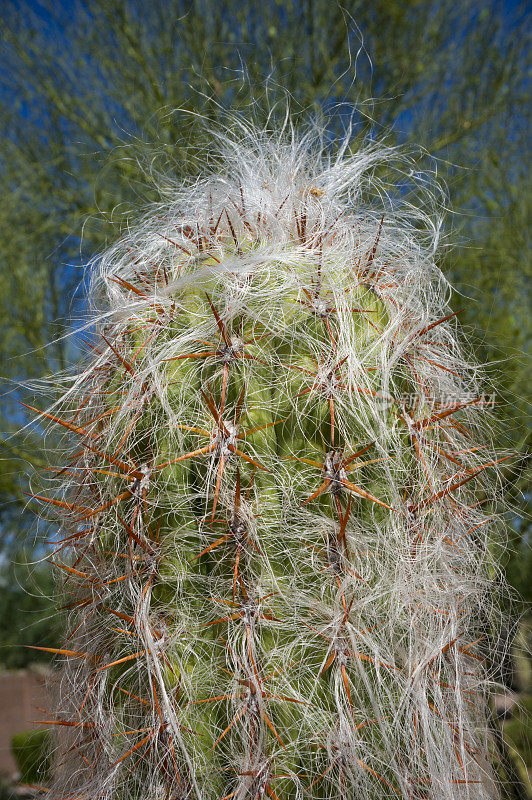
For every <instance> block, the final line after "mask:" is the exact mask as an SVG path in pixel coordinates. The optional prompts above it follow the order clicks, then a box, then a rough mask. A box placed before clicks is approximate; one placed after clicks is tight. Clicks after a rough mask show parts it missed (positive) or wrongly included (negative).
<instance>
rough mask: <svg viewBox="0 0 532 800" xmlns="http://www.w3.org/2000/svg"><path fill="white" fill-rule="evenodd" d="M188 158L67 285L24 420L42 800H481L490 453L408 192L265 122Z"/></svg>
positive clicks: (350, 152) (432, 207)
mask: <svg viewBox="0 0 532 800" xmlns="http://www.w3.org/2000/svg"><path fill="white" fill-rule="evenodd" d="M217 140H218V145H219V154H220V155H219V156H218V157H217V160H216V165H215V167H213V169H212V172H210V173H209V174H205V175H203V176H202V177H200V178H199V179H197V180H195V181H190V182H189V183H188V184H186V185H185V184H182V185H174V184H170V182H168V183H167V184H166V186H165V187H164V188H163V189H162V190H161V200H160V202H158V203H157V204H155V205H153V206H152V207H150V208H149V210H148V211H147V213H146V214H145V215H144V216H143V217H142V218H141V219H140V220H139V221H137V222H136V223H135V224H134V225H131V226H130V227H128V229H127V231H126V232H125V233H124V234H123V235H122V236H121V237H120V239H119V240H118V241H117V242H116V243H115V244H114V245H113V246H111V247H109V248H108V249H107V250H106V251H105V252H104V253H103V254H102V255H101V256H99V257H98V258H96V259H95V260H94V262H93V264H92V280H91V289H90V299H91V303H92V306H91V308H92V310H91V314H90V318H89V322H88V325H90V326H91V328H92V330H93V331H95V339H94V341H92V342H91V343H88V344H87V353H86V356H85V358H84V360H83V361H82V363H81V364H80V365H79V366H78V367H77V368H76V372H75V374H73V375H72V377H71V378H69V380H68V382H66V381H64V382H63V384H62V393H61V398H60V400H59V401H58V402H57V403H56V404H55V406H53V407H52V408H49V409H48V410H47V411H46V412H41V416H40V419H41V420H43V421H44V420H46V419H49V420H51V421H52V422H53V424H54V425H57V424H58V425H60V426H62V427H63V429H64V430H65V454H64V455H65V459H66V460H62V461H59V462H58V465H57V470H56V472H54V473H49V475H51V477H49V480H50V482H51V485H52V488H51V492H49V493H47V494H44V495H35V496H36V497H38V498H39V499H40V500H41V501H42V502H43V503H44V504H45V505H46V506H47V507H48V508H53V509H54V511H55V510H57V511H58V512H59V513H60V515H61V518H62V519H61V526H62V527H61V535H60V536H59V537H58V540H57V543H56V548H55V552H54V562H55V563H56V565H57V568H58V572H59V573H60V575H61V576H63V580H62V587H63V590H64V592H65V594H66V595H67V601H66V605H67V607H68V609H69V613H70V623H69V627H68V630H67V634H66V641H65V643H64V644H63V645H61V646H60V647H58V648H57V650H56V651H55V652H56V653H57V656H58V662H59V664H58V669H57V672H56V675H55V678H54V682H55V684H56V692H57V700H56V704H55V708H54V715H53V718H52V719H51V720H49V722H51V723H52V724H54V725H55V726H56V728H57V729H58V730H59V731H60V734H61V735H60V736H58V752H57V757H56V766H55V775H54V781H53V787H52V788H51V789H49V790H48V793H47V794H46V796H47V797H49V798H50V800H52V798H54V799H55V800H59V798H63V799H64V800H67V798H68V800H73V798H84V799H85V798H87V799H89V798H90V799H91V800H111V798H112V799H113V800H141V798H142V800H156V799H159V798H160V800H162V799H163V798H165V799H166V800H169V799H170V798H172V799H173V800H178V798H179V799H181V798H188V797H190V798H197V800H222V798H223V800H229V798H234V799H235V800H245V799H248V798H249V800H259V799H260V798H263V797H265V796H267V797H270V798H273V799H274V800H275V799H276V798H277V800H289V799H290V800H292V798H294V799H295V798H316V799H317V798H331V800H332V798H344V799H347V798H349V799H350V800H351V799H352V798H355V797H356V798H359V799H360V800H362V799H364V800H376V798H392V797H402V798H405V799H406V798H408V799H409V800H410V799H411V800H414V799H415V800H422V798H426V800H456V799H457V798H476V799H477V800H484V798H494V797H498V796H499V793H498V789H497V781H496V779H495V777H494V772H493V769H492V750H493V743H492V740H491V734H490V726H489V723H488V713H489V712H488V689H489V685H490V680H491V676H490V669H489V664H490V661H489V647H488V645H489V642H490V640H491V639H490V633H491V632H492V631H493V626H495V625H496V624H497V616H496V603H495V600H494V596H493V585H494V578H495V576H496V575H497V572H498V567H497V564H496V562H495V559H494V558H493V557H492V555H491V542H492V539H493V538H495V539H497V537H498V536H499V532H498V530H499V523H498V520H497V519H496V518H495V516H494V515H493V514H487V513H485V512H484V510H483V502H482V501H483V499H484V498H486V497H489V498H493V497H494V495H496V494H498V493H499V488H500V487H499V480H498V469H499V468H498V464H499V463H500V462H501V461H502V460H504V459H505V458H507V457H508V456H506V455H504V456H503V455H500V454H497V453H495V452H494V450H493V447H492V444H491V437H490V417H489V409H488V403H487V400H486V398H485V397H483V394H482V389H481V386H480V378H479V374H478V369H477V367H476V366H475V365H474V364H472V363H470V361H469V359H468V356H467V355H465V354H464V350H463V349H462V347H461V345H460V344H459V343H458V341H457V334H456V326H457V321H456V315H455V314H453V313H452V311H451V310H450V309H449V307H448V300H449V294H450V292H449V286H448V284H447V282H446V280H445V278H444V277H443V275H442V273H441V271H440V269H439V268H438V266H437V264H436V261H435V258H436V248H437V245H438V240H439V237H440V229H441V219H440V218H439V214H438V210H437V209H438V204H437V202H436V197H437V194H436V192H437V188H435V186H434V185H433V184H431V182H430V181H429V180H428V179H426V178H424V177H423V176H421V175H418V174H417V173H416V169H415V163H414V162H413V161H410V160H409V158H408V157H405V156H404V155H403V154H401V153H400V152H398V151H396V150H395V149H394V148H389V147H386V146H383V145H381V144H375V143H369V144H366V145H365V146H363V147H357V148H356V149H353V148H352V143H351V140H350V138H349V136H347V137H346V138H345V139H344V141H343V142H342V143H341V144H340V146H339V147H337V148H336V150H335V149H334V148H333V147H332V146H331V145H330V144H327V143H326V142H325V141H324V137H323V136H321V135H320V134H319V133H318V134H316V131H315V130H313V131H312V132H310V133H307V134H306V135H300V134H298V133H296V132H295V131H294V130H293V129H292V127H291V126H290V123H289V122H287V123H286V124H285V126H284V127H283V128H282V130H280V131H279V132H277V133H275V132H272V131H271V130H256V129H255V128H253V127H252V126H251V125H248V124H245V123H240V124H239V126H235V127H233V128H232V129H231V130H230V131H228V130H225V131H219V132H218V133H217ZM399 184H404V186H406V185H407V184H409V185H412V184H415V186H416V187H417V190H418V194H417V196H418V198H419V197H420V196H421V194H422V195H423V197H424V198H425V203H424V205H419V204H418V205H414V204H412V203H411V202H409V200H408V197H409V195H407V194H406V193H405V191H404V186H403V189H401V188H399V189H398V188H397V187H398V185H399ZM392 187H393V189H394V190H393V191H392ZM420 192H421V194H420ZM57 456H58V454H56V457H57Z"/></svg>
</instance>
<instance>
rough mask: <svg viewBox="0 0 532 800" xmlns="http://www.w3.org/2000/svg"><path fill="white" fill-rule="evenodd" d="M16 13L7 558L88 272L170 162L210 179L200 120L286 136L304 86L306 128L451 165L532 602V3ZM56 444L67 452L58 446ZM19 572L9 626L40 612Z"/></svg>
mask: <svg viewBox="0 0 532 800" xmlns="http://www.w3.org/2000/svg"><path fill="white" fill-rule="evenodd" d="M0 6H1V12H2V13H1V15H0V16H1V19H0V143H1V144H0V191H1V196H2V202H1V204H0V358H1V362H2V366H1V370H0V372H1V374H2V377H3V378H5V386H4V395H3V398H2V400H3V409H2V424H1V428H2V430H3V431H4V433H3V434H2V438H0V458H2V461H3V463H2V471H1V473H0V503H1V506H0V515H1V516H0V522H1V524H2V533H3V540H4V547H5V548H6V551H12V550H13V549H16V548H18V547H20V546H21V544H22V543H27V542H28V541H29V538H28V537H29V534H28V531H29V530H30V529H31V524H30V523H29V521H28V516H27V514H26V503H27V498H26V500H25V497H24V495H23V492H24V491H28V486H29V482H30V480H31V475H32V472H33V470H34V469H35V468H37V469H38V468H39V467H41V466H42V465H43V464H44V463H45V461H46V457H45V454H44V450H43V441H42V430H41V429H40V428H39V427H38V426H34V425H31V424H30V420H31V416H28V415H26V413H25V409H24V408H23V407H21V406H20V405H19V403H18V401H19V400H20V399H21V397H22V393H21V390H20V388H19V382H20V381H30V382H31V383H32V386H33V389H34V392H33V394H34V395H36V396H37V399H36V400H35V403H36V404H37V405H39V400H41V402H42V403H44V402H46V401H45V400H43V399H42V398H39V397H38V394H39V388H40V384H39V381H38V378H39V376H42V375H45V374H49V373H51V372H55V371H61V370H63V369H64V368H65V367H66V366H67V364H68V363H69V361H71V360H72V359H73V358H75V356H76V348H75V340H71V339H68V338H65V333H67V332H68V330H69V324H70V323H69V320H70V319H71V316H72V314H74V315H76V314H78V315H82V314H83V312H84V306H83V291H82V290H79V288H78V286H79V284H80V281H81V280H82V278H83V275H84V272H83V268H82V265H83V264H84V263H86V262H87V260H88V259H89V258H90V257H91V256H93V255H94V254H95V253H96V252H98V251H99V250H100V249H101V248H102V247H103V246H104V245H105V242H106V241H108V240H109V239H114V238H116V236H117V235H118V231H119V229H120V225H121V224H123V223H124V221H125V219H126V217H127V214H128V213H130V212H131V211H134V210H135V209H136V208H140V207H142V205H144V204H145V202H146V201H149V200H151V199H154V198H155V197H156V183H157V176H158V174H159V170H164V171H165V172H166V173H167V174H169V175H170V176H171V177H175V178H176V179H179V178H180V177H183V176H184V175H191V174H194V173H197V172H198V171H199V170H201V167H202V163H203V162H204V159H205V154H206V151H205V148H206V147H208V137H207V135H206V131H205V127H204V125H203V123H202V122H201V121H200V120H199V117H198V116H197V115H202V116H203V118H206V119H207V120H208V121H209V122H211V123H212V124H213V125H215V124H216V122H217V121H219V120H220V119H221V120H222V121H223V120H224V111H225V110H227V109H231V110H234V111H240V112H242V113H244V114H250V113H253V115H254V117H255V119H256V120H257V121H258V122H259V123H261V122H264V121H265V120H266V116H267V113H268V110H272V109H273V111H272V113H271V117H270V124H272V125H275V124H276V121H277V120H279V119H280V118H282V116H283V114H284V111H285V108H286V98H287V94H288V96H289V97H290V105H291V110H292V114H293V116H294V117H295V118H296V119H306V118H308V115H309V113H314V114H318V115H322V116H323V115H327V114H330V116H329V117H328V124H329V127H330V130H331V133H332V134H334V133H338V132H340V131H341V130H342V129H343V128H344V127H345V125H346V124H347V122H348V120H349V118H350V117H351V116H352V118H353V122H354V124H355V142H354V146H356V141H357V140H359V139H360V138H362V137H364V136H382V135H384V136H386V138H387V140H388V142H390V143H398V144H405V145H409V144H416V145H421V146H422V147H423V148H424V149H425V150H424V151H423V152H420V155H419V168H420V169H429V170H434V169H437V172H438V176H439V178H440V179H442V180H443V181H445V182H446V184H447V186H448V191H449V198H450V207H451V208H452V209H453V213H451V214H449V215H448V217H447V229H446V234H448V236H447V238H446V241H447V242H449V243H450V244H452V245H453V246H450V247H449V248H448V249H445V251H444V256H443V268H444V270H445V272H446V274H447V275H448V276H449V278H450V279H451V281H452V282H453V283H454V285H455V286H456V288H457V290H458V292H459V293H460V294H461V295H463V296H459V297H456V298H455V300H454V306H455V307H456V308H459V307H463V308H464V312H463V314H462V315H461V320H462V322H463V324H464V333H465V335H466V336H468V337H469V341H470V342H471V343H472V344H473V346H474V349H475V351H476V352H475V357H476V358H477V359H478V360H479V361H483V362H488V363H490V364H491V365H492V372H491V375H492V379H493V382H494V384H495V385H497V387H498V390H499V396H500V399H501V401H502V402H501V405H500V406H499V407H498V412H497V413H498V415H499V417H500V419H501V422H502V425H501V446H503V447H509V448H511V449H512V450H513V451H514V452H516V453H517V455H518V457H517V458H516V459H515V462H514V463H513V465H512V466H511V467H508V468H507V469H506V472H505V482H506V484H507V489H508V493H509V497H510V500H511V501H512V504H513V506H514V511H513V512H512V514H511V515H510V516H509V522H510V525H509V530H510V534H509V536H510V553H509V555H507V556H506V557H505V563H504V566H505V569H506V573H507V575H508V577H509V578H510V580H511V581H512V583H513V585H514V586H515V587H516V588H517V589H518V590H519V591H520V592H521V594H522V595H523V596H527V597H528V598H532V589H531V586H532V581H531V580H530V577H531V566H532V558H531V555H530V552H531V551H530V548H529V537H530V526H529V523H528V522H527V521H526V520H527V519H528V518H527V517H526V511H527V503H529V498H530V490H529V488H527V486H528V484H527V468H528V461H527V460H526V456H525V453H526V452H527V445H529V444H530V431H529V429H528V428H527V405H526V403H527V393H528V386H529V385H530V383H531V380H530V379H531V377H532V376H531V375H530V373H529V372H527V369H529V367H528V366H527V365H528V363H529V362H528V361H527V360H526V355H527V353H529V350H530V321H529V319H530V313H529V311H530V308H529V305H528V300H527V298H528V296H529V286H530V277H531V275H530V257H529V254H530V247H529V239H528V238H527V237H528V230H529V228H530V224H529V222H530V208H531V203H530V187H529V185H528V184H527V181H526V172H525V169H524V166H523V164H524V163H525V162H526V158H524V155H525V154H526V152H527V130H528V119H527V115H526V108H527V101H528V100H529V94H528V93H529V84H528V83H527V79H528V77H529V69H530V51H529V47H528V45H529V39H528V37H529V34H528V31H529V28H530V26H529V24H528V25H527V23H529V22H530V18H529V14H528V16H527V10H526V5H525V4H523V5H522V6H519V5H516V4H515V3H513V2H512V3H510V2H508V3H504V2H501V1H500V0H484V1H482V0H481V2H479V0H408V1H407V2H405V1H404V0H373V2H371V3H367V2H365V0H344V2H343V3H342V4H341V6H340V5H338V4H336V3H335V2H331V0H263V2H261V3H254V2H242V0H152V2H151V3H144V2H141V0H83V1H82V0H41V1H39V0H2V2H0ZM176 109H181V111H180V112H176ZM424 153H427V154H428V153H430V154H431V156H433V157H436V159H437V160H436V161H433V160H431V158H430V157H429V156H428V155H424ZM23 426H27V427H26V428H25V430H24V431H23V433H16V431H18V430H19V429H20V428H21V427H23ZM46 445H47V446H48V447H49V448H50V449H52V450H53V439H50V440H49V441H47V442H46ZM6 575H7V573H6V574H4V576H3V580H4V591H3V594H4V595H5V596H6V599H5V600H3V602H4V603H7V606H6V611H7V612H8V614H9V616H8V620H9V619H14V616H13V615H14V614H15V608H17V607H18V608H20V609H23V608H24V607H25V606H24V603H25V601H24V600H23V594H22V592H20V594H19V587H18V584H16V583H13V582H11V583H10V582H9V580H8V578H7V577H6ZM43 579H44V577H43ZM47 580H48V578H47V577H46V578H45V582H46V581H47ZM8 586H9V587H10V588H7V587H8ZM43 602H44V601H43ZM17 604H18V605H17ZM37 605H38V604H36V605H35V606H34V607H35V608H37ZM43 608H44V606H43ZM2 617H4V615H2ZM37 627H38V626H36V627H35V630H36V629H37ZM3 631H4V632H3V633H2V635H3V636H7V635H8V634H7V631H6V630H4V629H3ZM46 634H49V631H48V630H47V631H45V640H47V639H46ZM32 635H33V634H32ZM17 652H18V651H17ZM1 657H2V658H3V656H1Z"/></svg>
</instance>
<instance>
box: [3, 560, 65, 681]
mask: <svg viewBox="0 0 532 800" xmlns="http://www.w3.org/2000/svg"><path fill="white" fill-rule="evenodd" d="M27 558H28V554H27V553H24V552H22V553H18V554H14V555H13V557H12V562H11V563H9V562H7V561H5V562H4V563H3V564H2V566H0V664H1V665H2V667H3V668H5V669H21V668H23V667H26V666H27V665H28V664H30V663H36V662H45V663H47V662H48V661H49V659H50V657H49V655H48V654H47V653H44V652H41V651H38V650H33V649H32V645H35V646H37V647H57V641H58V639H59V636H60V622H59V619H58V616H57V614H56V611H55V607H54V603H53V602H52V600H51V599H50V598H51V596H52V594H53V576H52V570H51V567H50V565H49V564H48V563H41V564H29V563H28V560H27Z"/></svg>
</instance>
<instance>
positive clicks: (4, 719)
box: [0, 670, 47, 775]
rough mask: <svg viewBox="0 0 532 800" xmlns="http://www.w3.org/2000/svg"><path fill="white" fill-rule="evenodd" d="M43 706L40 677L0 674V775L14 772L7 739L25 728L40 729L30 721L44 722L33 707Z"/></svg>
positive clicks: (40, 713)
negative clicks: (39, 720)
mask: <svg viewBox="0 0 532 800" xmlns="http://www.w3.org/2000/svg"><path fill="white" fill-rule="evenodd" d="M46 705H47V702H46V692H45V688H44V679H43V677H42V676H40V675H38V674H36V673H34V672H30V671H27V670H20V671H19V672H4V673H0V772H3V773H6V774H8V775H12V774H13V773H15V772H16V764H15V761H14V759H13V756H12V755H11V737H12V736H13V734H14V733H19V732H20V731H23V730H27V729H28V728H42V727H43V726H42V725H36V724H34V723H33V724H32V723H31V720H36V719H44V718H45V716H44V715H43V713H42V711H39V710H38V708H37V706H41V707H46Z"/></svg>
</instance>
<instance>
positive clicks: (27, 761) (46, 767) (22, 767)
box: [11, 730, 52, 784]
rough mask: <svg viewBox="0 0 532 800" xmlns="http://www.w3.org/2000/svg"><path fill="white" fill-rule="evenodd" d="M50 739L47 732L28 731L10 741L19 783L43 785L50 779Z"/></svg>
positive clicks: (17, 734) (18, 734)
mask: <svg viewBox="0 0 532 800" xmlns="http://www.w3.org/2000/svg"><path fill="white" fill-rule="evenodd" d="M51 748H52V737H51V735H50V732H49V731H44V730H43V731H36V730H28V731H21V732H20V733H16V734H15V735H14V736H13V737H12V739H11V751H12V753H13V757H14V759H15V761H16V763H17V767H18V770H19V772H20V781H21V783H29V784H43V783H45V782H46V781H47V780H48V778H49V777H50V767H51V760H52V759H51Z"/></svg>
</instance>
